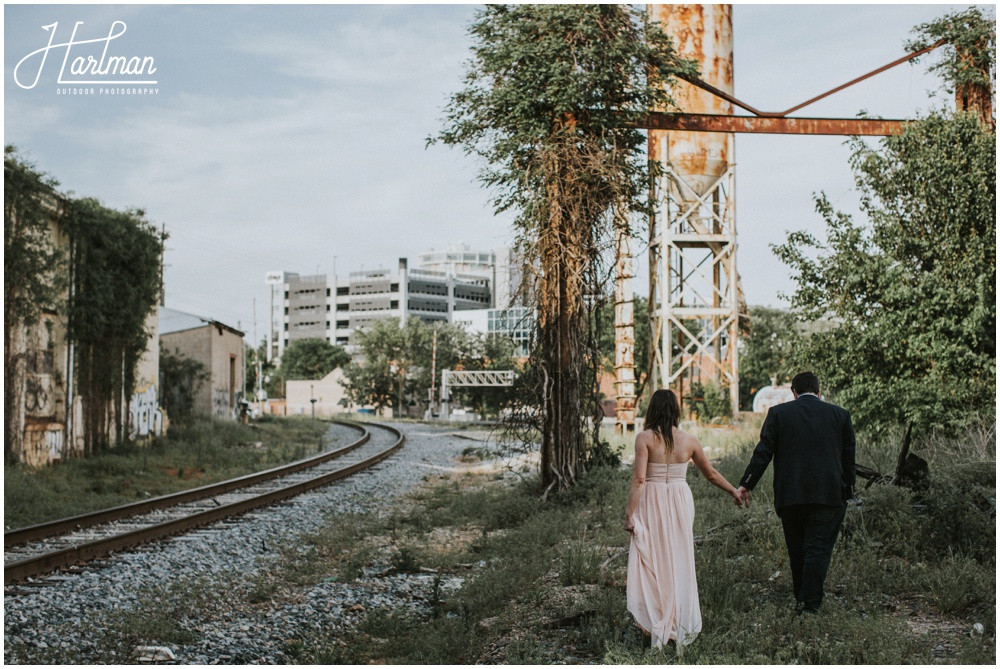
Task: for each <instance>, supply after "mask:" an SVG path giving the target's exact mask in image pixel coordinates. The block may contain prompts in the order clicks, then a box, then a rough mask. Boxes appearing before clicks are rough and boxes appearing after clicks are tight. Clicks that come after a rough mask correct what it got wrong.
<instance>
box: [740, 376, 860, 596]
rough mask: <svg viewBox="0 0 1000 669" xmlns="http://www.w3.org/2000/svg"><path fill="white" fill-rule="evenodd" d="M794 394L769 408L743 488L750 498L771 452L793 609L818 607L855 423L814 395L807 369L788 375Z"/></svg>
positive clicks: (847, 489)
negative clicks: (788, 566)
mask: <svg viewBox="0 0 1000 669" xmlns="http://www.w3.org/2000/svg"><path fill="white" fill-rule="evenodd" d="M792 395H793V396H794V397H795V400H794V401H792V402H786V403H784V404H779V405H777V406H773V407H771V409H770V411H768V412H767V418H765V419H764V425H763V427H761V430H760V441H759V442H758V443H757V448H755V449H754V452H753V457H752V458H751V459H750V464H749V465H747V468H746V471H745V472H744V473H743V478H742V479H740V493H741V494H742V495H743V499H744V501H745V502H748V500H749V497H750V492H749V491H751V490H753V489H754V486H756V485H757V483H758V482H759V481H760V477H761V475H762V474H763V473H764V470H765V469H767V465H768V463H770V462H771V459H772V458H773V459H774V508H775V511H776V512H777V514H778V517H779V518H781V525H782V528H783V529H784V532H785V546H786V547H787V549H788V561H789V564H790V565H791V569H792V587H793V588H794V589H795V600H796V602H797V609H798V610H800V611H804V612H807V613H816V612H817V611H818V610H819V606H820V604H821V603H822V601H823V582H824V581H825V580H826V572H827V569H828V568H829V567H830V559H831V557H832V556H833V544H834V542H835V541H836V540H837V533H838V532H839V531H840V525H841V523H842V522H843V520H844V513H845V512H846V511H847V500H848V499H850V498H851V496H852V495H853V493H854V428H853V426H852V425H851V414H849V413H848V412H847V411H846V410H844V409H841V408H840V407H838V406H835V405H833V404H829V403H827V402H824V401H823V400H821V399H820V398H819V379H818V378H816V375H815V374H813V373H812V372H802V373H801V374H797V375H796V376H795V378H794V379H792Z"/></svg>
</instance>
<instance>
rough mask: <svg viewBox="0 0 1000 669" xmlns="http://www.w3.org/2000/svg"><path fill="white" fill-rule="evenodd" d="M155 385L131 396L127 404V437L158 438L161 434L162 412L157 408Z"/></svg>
mask: <svg viewBox="0 0 1000 669" xmlns="http://www.w3.org/2000/svg"><path fill="white" fill-rule="evenodd" d="M157 400H158V396H157V392H156V384H155V383H152V384H150V385H149V386H148V387H147V388H146V389H145V390H142V391H139V392H137V393H135V394H134V395H132V399H131V401H130V402H129V403H128V410H129V437H130V438H131V439H136V438H137V437H148V436H154V437H158V436H160V435H161V434H163V411H162V410H161V409H160V407H159V403H158V401H157Z"/></svg>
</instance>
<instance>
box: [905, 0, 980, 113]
mask: <svg viewBox="0 0 1000 669" xmlns="http://www.w3.org/2000/svg"><path fill="white" fill-rule="evenodd" d="M913 32H914V33H915V34H916V36H917V37H916V38H915V39H913V40H911V41H909V42H907V44H906V48H907V50H909V51H910V52H914V51H919V50H920V49H924V48H926V47H928V46H931V45H933V44H934V43H935V42H938V41H939V40H943V41H944V42H945V43H944V44H943V45H942V47H941V52H942V53H943V54H944V56H943V57H942V58H940V59H939V60H938V61H937V62H936V63H934V64H933V65H931V66H930V68H928V69H929V70H930V71H931V72H937V73H938V74H939V75H940V76H941V78H942V79H943V80H944V81H945V83H946V84H947V85H949V86H951V87H952V88H954V92H955V97H956V100H957V103H958V108H959V109H961V110H963V111H964V110H972V111H976V112H977V113H979V115H980V118H982V120H983V121H984V122H986V123H988V124H993V119H992V117H991V116H990V115H989V114H988V113H987V110H990V109H991V107H992V104H991V102H992V93H993V81H994V79H995V74H996V49H997V44H996V42H997V29H996V21H995V20H994V19H989V18H986V17H984V16H983V13H982V11H980V9H979V8H977V7H970V8H968V9H966V10H964V11H958V12H952V13H949V14H946V15H945V16H943V17H941V18H939V19H937V20H935V21H930V22H928V23H922V24H920V25H919V26H917V27H916V28H914V29H913Z"/></svg>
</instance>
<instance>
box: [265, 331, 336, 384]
mask: <svg viewBox="0 0 1000 669" xmlns="http://www.w3.org/2000/svg"><path fill="white" fill-rule="evenodd" d="M350 362H351V356H350V355H349V354H348V353H347V351H345V350H344V349H343V347H341V346H334V345H333V344H331V343H330V342H328V341H327V340H326V339H320V338H319V337H313V338H310V339H297V340H295V341H293V342H291V343H290V344H288V347H287V348H286V349H285V352H284V354H283V355H282V356H281V376H282V378H283V379H284V380H286V381H293V380H298V379H322V378H323V377H324V376H326V375H327V374H329V373H330V372H332V371H333V370H335V369H337V368H338V367H344V366H345V365H347V364H348V363H350Z"/></svg>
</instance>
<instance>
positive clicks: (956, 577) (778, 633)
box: [290, 430, 996, 664]
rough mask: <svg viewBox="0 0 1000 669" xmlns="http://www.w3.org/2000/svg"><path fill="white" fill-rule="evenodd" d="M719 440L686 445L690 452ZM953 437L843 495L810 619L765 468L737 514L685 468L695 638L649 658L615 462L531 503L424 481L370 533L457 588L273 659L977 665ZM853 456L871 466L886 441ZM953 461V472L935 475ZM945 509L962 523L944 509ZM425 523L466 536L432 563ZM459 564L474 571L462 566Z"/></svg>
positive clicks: (743, 452) (974, 449)
mask: <svg viewBox="0 0 1000 669" xmlns="http://www.w3.org/2000/svg"><path fill="white" fill-rule="evenodd" d="M747 432H748V431H747V430H743V431H738V430H730V431H728V440H725V439H722V438H720V440H719V442H718V443H717V444H713V446H715V447H716V450H715V452H716V453H718V454H719V456H718V457H717V458H716V467H717V469H719V471H721V472H722V473H723V474H724V475H725V476H726V477H727V478H729V480H730V481H735V480H737V479H738V478H739V476H740V475H741V474H742V471H743V468H744V467H745V465H746V462H747V461H748V459H749V454H750V450H751V449H752V447H753V445H754V439H753V438H751V437H749V436H748V433H747ZM724 434H726V433H724V432H710V433H707V434H706V436H700V437H699V438H701V439H702V440H703V443H704V442H708V441H709V439H710V438H715V437H714V436H711V435H724ZM970 438H971V437H967V436H963V437H959V438H955V439H945V438H940V437H938V438H936V439H928V440H925V441H923V442H921V444H920V446H919V447H918V448H916V450H918V451H919V452H921V453H927V454H928V455H930V457H928V460H929V461H930V462H931V485H930V489H929V490H928V491H927V492H925V493H924V494H922V495H920V496H917V495H915V494H914V493H912V492H910V491H908V490H905V489H901V488H893V487H886V486H879V487H872V488H870V489H867V490H865V489H862V490H860V491H859V501H860V503H859V504H858V505H855V506H852V507H851V509H850V511H849V513H848V516H847V519H846V521H845V526H844V530H843V536H842V537H841V539H840V541H839V542H838V545H837V549H836V551H835V555H834V562H833V565H832V567H831V571H830V574H829V576H828V580H827V598H826V602H825V603H824V607H823V611H822V612H821V614H820V615H819V616H815V617H811V616H807V617H799V616H796V615H795V612H794V607H793V604H794V598H793V596H792V593H791V585H790V574H789V572H788V568H787V564H786V557H785V548H784V540H783V537H782V532H781V527H780V521H779V520H778V519H777V517H776V516H775V514H774V511H773V508H772V502H771V491H770V488H771V482H770V475H769V474H768V476H767V478H766V479H765V480H764V481H763V482H762V483H761V484H760V485H759V486H758V487H757V489H756V490H755V493H754V497H753V505H752V506H751V508H750V509H749V510H741V509H737V508H736V507H735V506H734V505H732V503H731V501H729V499H728V498H727V497H726V496H724V495H722V494H720V493H719V492H718V491H717V490H716V489H715V488H714V487H712V486H711V485H709V484H708V483H707V482H705V481H704V480H702V479H701V478H700V476H698V475H697V473H695V474H694V475H692V476H691V477H689V483H690V485H691V488H692V493H693V495H694V497H695V506H696V520H695V535H696V564H697V569H698V574H697V577H698V586H699V593H700V598H701V608H702V614H703V619H704V629H703V632H702V634H701V636H700V637H699V638H698V639H697V640H696V642H695V643H694V644H693V645H692V646H690V647H689V648H688V649H687V651H686V652H685V654H684V655H683V657H682V658H680V657H678V656H677V654H676V651H675V650H674V649H673V647H672V646H670V647H667V648H664V649H660V650H656V651H653V650H651V649H650V648H649V647H648V644H649V641H648V639H646V638H645V637H644V636H643V635H642V633H641V632H640V631H639V630H638V629H637V628H635V627H634V625H633V624H632V621H631V617H630V616H629V615H628V613H627V611H626V609H625V593H624V588H625V566H626V555H627V554H626V550H627V534H626V533H625V532H624V531H622V529H621V521H622V513H623V509H624V504H625V495H626V492H627V488H628V485H629V471H628V469H627V468H622V469H607V468H600V469H596V470H594V471H592V472H590V473H589V474H588V475H587V476H586V477H585V478H584V479H583V481H582V482H581V483H580V484H579V485H578V486H577V487H576V488H574V489H573V490H570V491H567V492H565V493H562V494H559V495H557V496H555V497H554V498H553V497H550V498H549V499H548V501H546V502H544V503H543V502H541V501H540V500H539V490H538V489H537V487H536V486H535V484H534V483H533V482H531V481H528V482H520V483H517V484H511V483H510V482H503V483H500V482H495V481H491V480H488V479H486V478H481V479H478V480H469V478H468V477H465V478H460V477H453V478H451V479H450V480H446V481H443V482H440V483H438V484H436V485H434V486H430V487H427V488H425V489H424V490H422V491H421V492H420V493H419V494H417V495H415V496H413V497H412V498H411V499H410V504H411V506H410V507H409V508H408V509H407V510H406V511H405V512H397V513H395V514H392V515H393V516H394V517H393V518H391V519H385V521H384V522H386V523H388V526H391V528H392V530H391V532H392V533H394V535H395V536H396V540H397V541H398V540H401V539H402V538H405V542H406V545H407V547H408V548H407V550H408V551H411V553H410V555H411V558H412V559H413V560H415V562H411V566H412V564H418V563H419V564H424V565H430V564H433V565H434V566H435V567H437V568H439V569H442V570H444V571H446V572H447V571H452V572H454V573H460V574H466V575H467V577H466V579H465V581H464V584H463V586H462V588H461V589H460V590H459V591H458V592H457V593H455V594H454V596H451V597H449V598H447V601H446V602H445V603H444V604H442V605H441V606H440V607H439V608H437V609H435V611H436V612H435V613H434V614H426V615H418V614H414V613H402V612H400V611H390V610H375V611H369V612H368V613H367V615H366V616H365V618H364V620H363V621H362V622H361V624H360V625H359V626H358V627H357V628H355V629H354V630H353V631H349V632H347V633H343V632H341V633H336V634H319V635H314V636H311V637H308V638H305V639H303V640H302V642H301V643H300V644H297V645H296V647H295V656H294V658H290V659H294V661H296V662H305V663H325V662H336V663H368V662H388V663H395V664H412V663H440V664H455V663H461V664H471V663H475V662H486V663H508V664H518V663H531V664H540V663H550V662H559V663H566V662H611V663H626V664H661V663H675V662H681V661H683V662H684V663H709V664H755V663H757V664H772V663H781V664H793V663H794V664H798V663H810V664H901V663H920V664H926V663H931V662H934V661H941V660H944V661H950V662H958V663H966V664H978V663H988V664H993V663H994V660H995V656H996V653H995V634H996V630H995V618H996V616H995V610H996V603H995V590H996V588H995V584H996V578H995V563H996V560H995V538H996V532H995V528H994V527H993V526H994V524H995V513H994V511H993V509H991V508H989V506H988V505H984V504H983V503H977V502H976V501H975V499H976V498H975V496H974V495H973V496H972V498H970V494H969V486H968V483H969V472H972V471H974V472H980V470H982V471H986V470H988V469H989V468H990V466H991V464H990V462H991V458H993V453H992V450H987V449H984V448H982V446H981V444H979V445H977V444H973V445H971V446H970V442H969V439H970ZM862 445H863V446H864V447H865V448H867V449H869V451H871V452H879V453H881V454H882V455H884V456H885V457H886V458H889V456H890V455H892V453H893V451H894V450H895V449H897V446H898V442H895V441H893V442H891V443H881V444H874V443H871V444H869V443H863V444H862ZM876 449H881V450H880V451H876ZM925 457H926V456H925ZM960 457H961V458H964V461H965V462H964V464H963V465H962V466H954V467H951V466H949V465H950V464H951V463H956V460H957V459H958V458H960ZM692 471H693V470H692ZM975 481H976V485H982V486H986V483H987V481H986V479H985V477H983V478H979V477H976V478H975ZM994 491H995V487H992V488H990V487H987V488H985V492H988V493H990V494H992V493H993V492H994ZM960 501H961V502H962V503H964V504H965V507H966V509H967V512H964V511H963V512H961V513H959V512H957V510H956V509H955V508H954V505H955V504H957V503H959V502H960ZM332 522H333V524H334V525H336V523H337V522H338V521H337V520H333V521H332ZM442 527H448V528H451V529H452V530H455V531H458V530H462V529H464V530H469V531H471V532H472V533H473V536H474V537H475V538H474V540H472V541H470V542H468V543H467V545H466V547H465V548H464V549H461V550H451V551H450V552H446V553H440V552H438V551H437V549H436V547H435V541H434V539H433V538H432V537H435V536H437V535H435V532H437V531H440V528H442ZM369 557H371V555H369ZM462 563H465V565H466V566H467V565H468V563H475V564H478V565H479V567H477V568H475V569H474V570H472V571H471V572H469V571H465V570H464V568H460V567H459V566H458V565H460V564H462ZM974 623H980V624H982V625H983V626H984V630H985V634H984V635H982V636H976V634H975V632H974V631H973V630H972V626H973V624H974Z"/></svg>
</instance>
